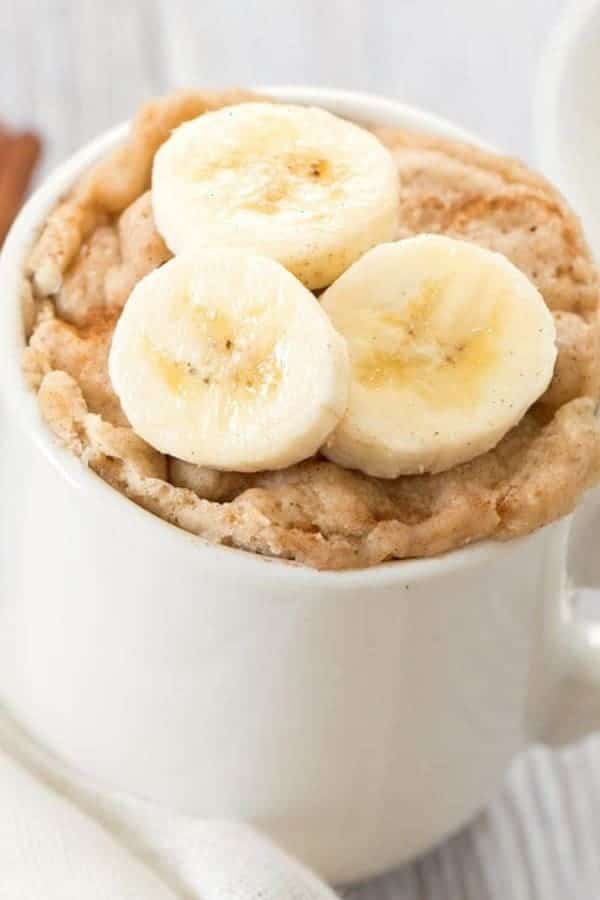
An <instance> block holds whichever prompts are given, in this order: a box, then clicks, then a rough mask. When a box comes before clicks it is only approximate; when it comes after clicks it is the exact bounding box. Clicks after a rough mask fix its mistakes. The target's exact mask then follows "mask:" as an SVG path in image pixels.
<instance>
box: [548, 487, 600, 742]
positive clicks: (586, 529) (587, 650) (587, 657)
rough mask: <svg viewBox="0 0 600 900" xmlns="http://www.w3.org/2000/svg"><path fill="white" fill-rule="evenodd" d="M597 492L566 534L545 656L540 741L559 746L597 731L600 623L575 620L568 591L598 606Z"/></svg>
mask: <svg viewBox="0 0 600 900" xmlns="http://www.w3.org/2000/svg"><path fill="white" fill-rule="evenodd" d="M599 537H600V488H596V489H595V490H594V491H592V492H591V493H590V494H589V495H588V497H587V498H586V500H585V502H584V504H583V506H582V508H581V510H580V511H579V512H578V513H577V515H576V516H575V518H574V521H573V526H572V530H571V535H570V544H571V549H570V557H571V563H572V568H573V570H574V571H573V572H572V573H570V575H569V582H570V585H569V587H568V589H567V592H566V596H565V598H564V601H563V604H562V609H561V611H560V612H561V621H560V623H559V626H558V628H557V629H556V630H555V631H554V634H553V637H552V641H551V644H552V646H551V649H550V653H551V656H552V664H551V669H552V670H553V672H554V685H553V688H552V701H551V711H550V719H549V721H547V724H546V727H545V728H544V729H543V733H542V740H543V742H544V743H545V744H549V745H550V746H561V745H563V744H569V743H572V742H574V741H577V740H578V739H580V738H583V737H585V736H586V735H589V734H592V733H593V732H595V731H600V623H598V624H589V623H588V624H586V623H582V622H578V621H575V616H574V609H573V603H572V599H573V598H572V595H573V591H574V590H577V589H581V590H585V591H586V593H588V594H590V595H593V596H594V597H597V599H598V602H599V603H600V541H599V540H598V538H599Z"/></svg>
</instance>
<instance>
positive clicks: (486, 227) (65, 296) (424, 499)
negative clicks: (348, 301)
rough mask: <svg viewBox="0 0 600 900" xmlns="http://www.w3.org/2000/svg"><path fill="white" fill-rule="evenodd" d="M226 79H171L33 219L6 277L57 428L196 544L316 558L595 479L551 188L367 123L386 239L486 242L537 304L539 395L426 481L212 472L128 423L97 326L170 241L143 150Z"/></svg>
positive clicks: (584, 359) (576, 255)
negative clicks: (389, 202) (545, 350)
mask: <svg viewBox="0 0 600 900" xmlns="http://www.w3.org/2000/svg"><path fill="white" fill-rule="evenodd" d="M248 99H256V98H255V97H253V96H252V95H249V94H244V93H241V92H232V93H229V94H221V95H217V94H210V95H209V94H202V93H196V92H189V91H188V92H180V93H178V94H175V95H173V96H170V97H167V98H164V99H161V100H157V101H154V102H152V103H150V104H148V105H147V106H145V107H143V109H142V110H141V112H140V113H139V114H138V116H137V118H136V119H135V120H134V123H133V125H132V128H131V131H130V136H129V138H128V140H127V142H126V143H125V144H124V145H123V146H121V147H119V149H118V150H116V151H115V152H114V153H113V154H111V155H110V156H108V157H107V158H106V159H104V160H102V161H101V162H100V163H99V164H97V165H96V166H95V167H94V168H93V169H92V170H91V171H90V172H89V173H88V174H87V175H86V176H85V177H84V178H82V179H81V181H80V182H79V184H78V185H76V187H75V188H74V189H73V190H72V192H71V193H70V194H69V195H68V196H67V197H66V198H65V199H64V200H63V202H61V203H60V204H59V205H58V206H57V207H56V209H55V210H54V211H53V212H52V213H51V215H50V217H49V218H48V220H47V222H46V225H45V227H44V229H43V230H42V232H41V235H40V236H39V238H38V240H37V243H36V245H35V247H34V248H33V251H32V253H31V257H30V259H29V262H28V266H27V272H26V279H25V282H24V286H23V309H24V319H25V327H26V331H27V336H28V338H29V343H28V347H27V349H26V351H25V360H24V366H25V372H26V375H27V378H28V380H29V383H30V384H31V386H32V388H33V389H34V390H35V391H36V392H37V394H38V398H39V403H40V407H41V411H42V414H43V416H44V418H45V420H46V422H47V423H48V425H49V427H50V428H51V430H52V431H53V432H54V434H55V435H56V437H57V438H58V440H59V441H60V442H61V443H62V444H63V445H64V446H65V447H67V448H68V449H69V450H71V451H72V452H73V453H75V454H76V455H77V456H79V457H80V458H81V460H82V462H83V463H84V464H85V465H87V466H89V467H90V468H91V469H93V470H94V471H95V472H96V473H97V474H98V475H99V476H100V477H101V478H103V479H104V480H105V481H107V482H109V483H110V484H111V485H113V487H115V488H116V489H117V490H119V491H121V492H122V493H124V494H125V495H126V496H127V497H129V498H130V499H131V500H133V501H134V502H136V503H138V504H139V505H140V506H142V507H144V508H145V509H147V510H149V511H151V512H153V513H155V514H156V515H157V516H160V517H161V518H163V519H165V520H166V521H168V522H171V523H172V524H174V525H177V526H179V527H181V528H184V529H185V530H187V531H189V532H192V533H194V534H196V535H199V536H201V537H203V538H205V539H207V540H209V541H213V542H217V543H221V544H225V545H228V546H234V547H238V548H242V549H245V550H249V551H253V552H256V553H260V554H264V555H268V556H275V557H281V558H284V559H290V560H295V561H297V562H299V563H303V564H305V565H309V566H313V567H316V568H321V569H345V568H355V567H362V566H372V565H376V564H378V563H382V562H384V561H386V560H390V559H403V558H408V557H426V556H432V555H435V554H439V553H442V552H444V551H448V550H452V549H455V548H458V547H462V546H464V545H466V544H469V543H471V542H473V541H476V540H480V539H482V538H488V537H494V538H497V539H507V538H512V537H516V536H518V535H523V534H527V533H528V532H531V531H533V530H534V529H536V528H540V527H541V526H543V525H545V524H547V523H549V522H551V521H552V520H554V519H556V518H558V517H560V516H562V515H564V514H566V513H568V512H569V511H571V510H572V509H573V507H574V505H575V503H576V502H577V499H578V498H579V496H580V495H581V493H582V492H583V491H584V490H585V489H586V488H588V487H590V486H591V485H592V484H594V483H596V481H598V480H599V479H600V421H599V419H598V415H597V413H598V396H599V394H600V319H599V315H600V313H599V300H600V282H599V277H598V273H597V271H596V268H595V266H594V264H593V262H592V259H591V255H590V252H589V250H588V248H587V246H586V243H585V240H584V238H583V235H582V232H581V228H580V225H579V223H578V221H577V219H576V218H575V216H574V215H573V213H572V212H571V211H570V210H569V209H568V208H567V206H566V205H565V204H564V202H563V201H562V199H561V198H560V196H559V195H558V194H557V193H556V191H555V190H554V189H553V188H552V187H551V186H550V185H549V184H548V183H547V182H546V181H544V179H542V178H541V177H540V176H538V175H535V174H534V173H532V172H530V171H529V170H528V169H527V168H525V166H523V165H521V164H520V163H518V162H516V161H514V160H512V159H504V158H501V157H498V156H495V155H493V154H490V153H486V152H483V151H481V150H479V149H476V148H474V147H471V146H468V145H466V144H461V143H457V142H454V141H449V140H445V139H440V138H437V137H432V136H429V135H423V134H413V133H408V132H405V131H400V130H390V129H378V128H375V129H373V130H374V131H375V133H376V134H377V136H378V137H379V138H380V140H382V141H383V142H384V143H385V144H386V145H387V146H388V147H389V148H390V150H391V152H392V154H393V156H394V158H395V161H396V164H397V167H398V173H399V177H400V184H401V190H400V222H401V230H400V234H399V237H406V236H409V235H413V234H417V233H419V232H439V233H444V234H448V235H451V236H454V237H458V238H462V239H465V240H470V241H473V242H475V243H478V244H481V245H482V246H485V247H489V248H491V249H494V250H498V251H500V252H501V253H504V254H505V255H506V256H507V257H509V259H511V260H512V261H513V262H514V263H515V264H516V265H517V266H519V267H520V268H521V269H522V270H523V271H524V272H525V273H526V274H527V275H528V276H529V278H531V280H532V281H533V282H534V283H535V284H536V285H537V287H538V288H539V290H540V291H541V293H542V294H543V296H544V299H545V300H546V303H547V304H548V306H549V307H550V309H551V310H552V312H553V314H554V317H555V321H556V326H557V332H558V349H559V355H558V361H557V365H556V370H555V375H554V379H553V381H552V384H551V385H550V388H549V389H548V391H547V393H546V394H545V395H544V396H543V397H542V398H541V399H540V401H539V402H538V403H537V404H536V405H535V406H534V407H533V408H532V409H531V410H530V411H529V413H528V414H527V415H526V416H525V418H524V419H523V421H522V422H521V423H520V424H519V425H518V426H517V427H515V428H514V429H513V430H512V431H511V432H510V433H509V434H508V435H507V436H506V437H505V439H504V440H503V441H502V442H501V443H500V444H499V445H498V447H496V449H495V450H493V451H491V452H489V453H487V454H485V455H484V456H481V457H479V458H478V459H475V460H473V461H472V462H470V463H467V464H465V465H462V466H459V467H457V468H455V469H453V470H451V471H449V472H444V473H442V474H439V475H435V476H427V475H423V476H410V477H402V478H398V479H396V480H391V481H388V480H383V479H376V478H370V477H368V476H366V475H362V474H361V473H359V472H354V471H348V470H345V469H342V468H340V467H339V466H336V465H335V464H332V463H329V462H326V461H324V460H322V459H320V458H318V457H317V458H313V459H310V460H307V461H305V462H303V463H301V464H300V465H296V466H292V467H291V468H288V469H285V470H283V471H280V472H261V473H257V474H254V475H252V474H251V475H242V474H237V473H231V472H228V473H223V472H216V471H212V470H208V469H204V468H201V467H198V466H194V465H191V464H189V463H185V462H182V461H180V460H176V459H170V458H167V457H165V456H163V455H162V454H160V453H158V452H157V451H156V450H154V449H152V448H151V447H149V446H148V445H147V444H146V443H145V442H144V441H143V440H141V438H139V437H138V436H137V435H136V434H134V432H133V430H132V429H131V428H130V427H129V424H128V422H127V419H126V418H125V416H124V414H123V411H122V410H121V407H120V404H119V401H118V398H117V396H116V395H115V393H114V391H113V389H112V386H111V384H110V380H109V377H108V371H107V357H108V352H109V348H110V341H111V337H112V332H113V329H114V325H115V323H116V321H117V319H118V316H119V313H120V310H121V308H122V306H123V304H124V303H125V301H126V299H127V297H128V295H129V292H130V291H131V289H132V287H133V286H134V285H135V284H136V282H137V281H139V279H140V278H141V277H142V276H143V275H145V274H146V273H147V272H150V271H151V270H152V269H154V268H155V267H156V266H159V265H160V264H161V263H163V262H164V261H165V260H166V259H168V258H169V256H170V254H169V251H168V250H167V248H166V247H165V245H164V243H163V241H162V239H161V237H160V236H159V234H158V233H157V232H156V229H155V227H154V223H153V219H152V207H151V203H150V194H149V187H150V173H151V166H152V159H153V156H154V153H155V152H156V150H157V148H158V147H159V146H160V144H161V143H162V142H163V141H164V140H166V138H167V137H168V136H169V134H170V132H171V130H172V129H173V128H174V127H176V126H177V125H178V124H180V123H181V122H183V121H185V120H187V119H190V118H193V117H195V116H197V115H200V114H201V113H203V112H205V111H207V110H212V109H217V108H220V107H221V106H224V105H227V104H230V103H239V102H243V101H244V100H248Z"/></svg>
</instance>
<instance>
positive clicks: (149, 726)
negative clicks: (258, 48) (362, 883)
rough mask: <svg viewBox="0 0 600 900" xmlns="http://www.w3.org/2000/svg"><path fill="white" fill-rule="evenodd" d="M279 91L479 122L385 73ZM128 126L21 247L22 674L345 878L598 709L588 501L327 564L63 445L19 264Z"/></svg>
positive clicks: (460, 819)
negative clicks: (393, 92) (533, 525)
mask: <svg viewBox="0 0 600 900" xmlns="http://www.w3.org/2000/svg"><path fill="white" fill-rule="evenodd" d="M278 96H280V97H285V98H287V99H289V100H292V101H299V102H300V101H301V102H312V103H318V104H320V105H322V106H325V107H328V108H329V109H331V110H333V111H334V112H338V113H340V114H343V115H348V116H352V117H354V118H357V119H359V120H370V121H379V122H382V123H385V124H390V125H399V126H405V127H411V128H420V129H428V130H430V131H435V132H441V133H444V134H448V135H450V136H452V135H454V136H457V137H463V138H464V137H465V135H464V133H463V132H460V131H458V130H457V129H455V128H453V127H452V126H450V125H449V124H447V123H444V122H441V121H440V120H438V119H434V118H432V117H431V116H427V115H424V114H421V113H419V112H417V111H414V110H410V109H407V108H406V107H404V106H402V105H400V104H396V103H392V102H390V101H385V100H380V99H376V98H371V97H365V96H364V95H356V94H345V93H339V92H334V91H325V90H321V91H317V90H313V89H310V90H309V89H298V88H296V89H281V90H280V91H279V92H278ZM123 134H124V131H123V129H122V128H119V129H117V130H115V131H113V132H111V133H110V134H109V135H107V136H105V137H103V138H101V139H99V140H97V141H95V142H94V143H93V144H92V145H90V146H89V147H87V148H86V149H84V150H83V151H82V152H81V153H78V154H77V155H76V156H75V157H73V158H72V159H71V160H70V161H69V162H67V163H66V164H65V165H64V166H63V167H62V168H61V169H60V170H59V171H58V172H57V173H56V174H55V175H53V176H52V177H51V178H50V179H49V180H48V181H47V182H46V183H45V185H44V186H43V187H42V188H41V189H40V190H39V191H38V193H37V194H36V195H35V196H34V197H33V198H32V199H31V200H30V202H29V203H28V204H27V206H26V208H25V209H24V210H23V212H22V213H21V215H20V217H19V219H18V221H17V223H16V224H15V226H14V228H13V230H12V232H11V234H10V236H9V238H8V239H7V242H6V245H5V248H4V252H3V255H2V260H1V264H0V266H1V268H0V291H1V295H2V303H1V304H0V339H1V341H2V352H1V354H0V357H1V362H2V388H3V395H4V407H5V410H4V415H5V416H8V427H7V428H5V429H4V431H5V434H4V442H5V446H4V452H3V458H2V484H1V485H0V496H1V497H2V498H3V507H4V508H3V511H2V528H3V531H4V533H3V535H2V540H0V553H1V554H2V555H1V563H2V565H1V574H2V597H1V605H0V642H1V643H0V691H1V693H2V696H3V699H4V701H5V702H6V703H7V704H8V705H9V706H10V707H11V709H12V710H13V711H14V713H15V714H16V715H17V716H18V717H20V719H21V720H22V721H23V722H24V723H25V724H26V725H27V726H28V727H29V729H30V730H31V731H32V732H33V733H34V734H35V735H36V736H37V737H39V738H40V739H41V740H42V741H43V742H45V743H46V744H47V745H48V746H50V747H52V748H53V749H54V750H55V751H57V752H58V753H59V754H60V755H61V756H62V757H63V758H64V759H66V760H68V761H69V762H70V763H72V764H73V765H75V766H76V767H77V768H79V769H81V770H83V771H84V772H87V773H90V774H91V775H93V776H94V777H96V778H98V779H100V780H103V781H104V782H106V783H107V784H110V785H112V786H116V787H117V788H120V789H123V790H125V791H129V792H132V793H135V794H139V795H143V796H146V797H150V798H153V799H154V800H155V801H158V802H159V803H162V804H165V805H169V806H173V807H178V808H181V809H185V810H189V811H191V812H193V813H195V814H198V815H200V816H206V817H229V818H239V819H244V820H247V821H250V822H253V823H256V824H258V825H259V826H261V827H262V828H263V829H264V830H266V831H267V832H268V833H269V834H270V835H271V836H272V837H274V838H275V839H276V840H277V841H278V842H279V843H280V844H282V845H283V846H284V847H286V848H287V849H288V850H290V851H291V852H292V853H294V854H296V855H298V856H299V857H301V858H302V859H303V860H305V861H307V862H308V863H309V864H311V865H312V866H314V867H315V868H316V869H317V870H318V871H319V872H320V873H321V874H323V875H324V876H325V877H327V878H328V879H330V880H333V881H336V882H344V881H351V880H354V879H357V878H362V877H365V876H368V875H370V874H372V873H375V872H378V871H381V870H383V869H385V868H388V867H390V866H393V865H395V864H397V863H400V862H402V861H403V860H406V859H408V858H409V857H412V856H414V855H415V854H417V853H420V852H421V851H423V850H425V849H426V848H428V847H430V846H431V845H433V844H434V843H436V842H437V841H439V840H440V839H441V838H442V837H443V836H444V835H446V834H447V833H448V832H450V831H452V830H453V829H456V828H457V827H458V826H460V825H461V824H462V823H464V822H465V821H467V820H468V819H469V817H471V816H472V815H473V813H474V812H475V811H476V810H477V809H478V808H479V807H481V805H482V804H483V803H485V801H486V800H487V798H488V797H489V796H490V795H491V794H492V793H493V792H494V791H495V790H496V788H497V787H498V785H499V784H500V782H501V781H502V778H503V776H504V774H505V772H506V769H507V767H508V765H509V763H510V762H511V760H512V759H513V758H514V756H515V755H516V754H517V753H519V751H521V750H522V749H523V748H524V747H525V746H527V744H529V743H530V742H531V741H534V740H544V741H548V742H554V741H569V740H574V739H576V738H578V737H579V736H580V735H583V734H585V733H588V732H590V731H591V730H593V729H595V728H596V727H600V650H598V648H597V647H596V646H595V644H594V640H593V634H592V633H591V631H586V630H584V629H582V628H580V627H579V626H577V625H575V624H574V623H573V622H572V621H571V619H570V614H569V610H568V605H567V603H566V600H565V596H566V595H565V590H564V589H565V567H566V554H567V539H568V535H569V529H570V524H571V523H570V520H569V519H563V520H562V521H559V522H556V523H555V524H553V525H551V526H549V527H547V528H544V529H542V530H540V531H538V532H537V533H535V534H532V535H530V536H528V537H525V538H521V539H518V540H514V541H512V542H509V543H503V544H501V543H490V542H487V543H481V544H478V545H476V546H473V547H471V548H469V549H467V550H462V551H459V552H455V553H451V554H449V555H446V556H442V557H439V558H437V559H431V560H417V561H408V562H394V563H390V564H387V565H382V566H379V567H377V568H373V569H368V570H362V571H347V572H316V571H312V570H310V569H305V568H301V567H298V566H294V565H292V564H289V563H285V562H281V561H273V560H266V559H263V558H260V557H257V556H253V555H251V554H248V553H244V552H241V551H237V550H233V549H228V548H224V547H215V546H210V545H207V544H206V543H204V542H203V541H201V540H199V539H198V538H195V537H193V536H190V535H189V534H186V533H185V532H183V531H181V530H178V529H176V528H174V527H173V526H171V525H168V524H166V523H165V522H163V521H161V520H160V519H158V518H156V517H154V516H152V515H151V514H150V513H147V512H145V511H144V510H142V509H140V508H138V507H136V506H135V505H134V504H133V503H131V502H130V501H129V500H127V499H125V498H124V497H122V496H121V495H120V494H118V493H117V492H116V491H114V490H113V489H112V488H110V487H108V486H107V485H106V484H104V482H102V481H101V480H100V479H99V478H98V477H96V475H94V474H93V473H92V472H89V471H87V470H85V469H84V468H83V467H82V466H81V464H80V463H79V462H78V461H77V460H76V459H75V458H74V457H72V456H71V455H69V454H68V453H65V452H63V451H62V450H61V449H59V448H58V447H57V446H56V444H55V442H54V439H53V438H52V436H51V435H50V434H49V432H48V430H47V429H46V427H45V426H44V424H43V423H42V421H41V420H40V416H39V412H38V407H37V401H36V399H35V397H34V396H33V395H32V394H31V393H30V392H29V390H28V389H27V387H26V386H25V384H24V381H23V377H22V374H21V354H22V350H23V329H22V325H21V318H20V310H19V301H18V296H19V279H20V272H21V268H22V265H23V260H24V255H25V253H26V250H27V248H28V247H29V245H30V244H31V242H32V239H33V236H34V234H35V232H36V230H37V229H38V228H39V225H40V223H41V222H42V220H43V218H44V216H45V215H46V213H47V212H48V210H49V208H50V207H51V206H52V205H53V204H54V203H55V202H56V200H57V198H58V197H59V196H60V195H61V194H62V193H63V192H64V191H65V190H66V189H67V188H68V187H69V186H70V185H71V184H72V183H73V181H74V179H75V178H77V176H79V175H80V174H81V172H82V171H83V170H84V169H85V168H86V167H87V166H88V165H89V164H90V162H91V161H92V160H94V159H96V158H97V157H99V156H101V155H102V154H104V153H106V151H107V150H108V149H109V148H111V147H113V146H114V145H115V144H116V143H118V141H119V140H121V139H122V138H123Z"/></svg>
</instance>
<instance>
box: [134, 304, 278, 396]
mask: <svg viewBox="0 0 600 900" xmlns="http://www.w3.org/2000/svg"><path fill="white" fill-rule="evenodd" d="M265 313H266V310H265V309H264V308H262V307H261V306H260V305H259V304H257V305H256V306H255V307H254V308H250V309H247V310H246V312H245V319H244V325H243V327H240V326H239V324H238V326H237V327H236V325H235V324H234V322H233V320H232V319H231V318H230V317H229V316H227V315H226V314H225V313H222V312H219V311H217V310H214V309H207V308H206V307H205V306H202V305H200V304H197V303H194V302H190V301H189V300H187V301H182V302H181V303H180V304H179V308H178V309H177V311H176V317H177V319H178V324H179V329H180V330H181V331H184V332H185V333H186V343H188V345H189V338H191V339H192V341H193V344H194V351H195V352H194V353H193V354H191V353H190V352H189V350H188V352H184V351H182V350H180V351H176V353H175V355H174V354H173V350H172V349H168V350H167V348H161V346H160V345H159V344H158V343H157V342H156V341H155V340H152V339H151V338H150V337H148V336H147V335H142V336H141V340H142V342H143V343H142V352H143V354H144V356H145V357H146V358H147V359H148V360H149V362H150V363H151V365H152V366H153V367H154V369H155V371H156V373H157V375H158V376H159V377H160V378H161V379H162V380H163V381H164V383H165V384H166V386H167V388H168V389H169V391H171V393H173V394H174V395H176V396H178V397H182V398H189V397H191V396H198V394H199V393H201V392H202V391H210V389H211V387H212V388H216V387H217V386H219V387H221V388H222V387H223V386H226V388H227V391H226V394H225V396H227V397H229V399H230V406H231V408H233V406H234V405H235V404H236V403H247V402H249V401H252V400H258V399H259V398H263V397H265V396H266V395H269V394H271V393H273V392H274V391H275V390H276V389H277V387H278V385H279V384H280V382H281V379H282V377H283V368H282V361H281V360H280V359H279V355H278V340H277V338H276V336H275V334H274V333H273V327H272V326H271V327H268V326H267V327H265ZM230 412H231V410H230Z"/></svg>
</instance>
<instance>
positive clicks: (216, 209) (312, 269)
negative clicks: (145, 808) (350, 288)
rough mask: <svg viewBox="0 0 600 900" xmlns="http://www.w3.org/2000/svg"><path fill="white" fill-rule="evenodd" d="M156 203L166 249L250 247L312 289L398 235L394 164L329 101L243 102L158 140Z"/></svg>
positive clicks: (154, 194)
mask: <svg viewBox="0 0 600 900" xmlns="http://www.w3.org/2000/svg"><path fill="white" fill-rule="evenodd" d="M152 205H153V210H154V218H155V221H156V226H157V228H158V230H159V231H160V233H161V234H162V236H163V238H164V240H165V242H166V243H167V245H168V247H169V248H170V249H171V251H172V252H173V253H180V252H182V251H183V250H187V249H195V248H198V247H237V248H243V249H248V250H251V251H252V252H255V253H259V254H261V255H263V256H270V257H272V258H273V259H276V260H278V261H279V262H280V263H282V265H284V266H285V267H286V268H287V269H289V270H290V271H291V272H293V273H294V274H295V275H296V276H297V277H298V278H299V279H300V280H301V281H302V282H303V283H304V284H305V285H306V286H307V287H309V288H311V289H312V290H316V289H318V288H323V287H326V286H327V285H328V284H331V282H333V281H334V280H335V279H336V278H337V277H338V275H340V274H341V273H342V272H343V271H344V270H345V269H347V268H348V266H349V265H351V263H353V262H354V260H356V259H358V258H359V257H360V256H361V255H362V254H363V253H364V252H365V251H366V250H368V249H369V248H370V247H374V246H375V245H376V244H378V243H381V242H382V241H389V240H393V239H394V238H395V237H396V236H397V227H398V224H397V215H398V175H397V171H396V168H395V166H394V162H393V160H392V156H391V154H390V152H389V151H388V150H387V149H386V148H385V147H384V146H383V145H382V144H381V143H380V142H379V141H378V140H377V139H376V138H375V137H374V136H373V135H372V134H370V133H369V132H367V131H365V130H364V129H363V128H359V127H358V126H357V125H353V124H352V123H350V122H346V121H344V120H343V119H339V118H337V117H336V116H333V115H331V113H328V112H325V110H322V109H316V108H307V107H301V106H283V105H279V104H274V103H243V104H241V105H239V106H230V107H227V108H225V109H222V110H219V111H217V112H212V113H206V114H205V115H203V116H200V117H199V118H197V119H193V120H192V121H191V122H186V123H185V124H184V125H181V126H180V127H179V128H178V129H177V130H176V131H175V132H174V133H173V135H172V136H171V138H170V139H169V140H168V141H167V142H166V143H165V144H163V146H162V147H161V148H160V150H159V151H158V153H157V154H156V156H155V158H154V169H153V175H152Z"/></svg>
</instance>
